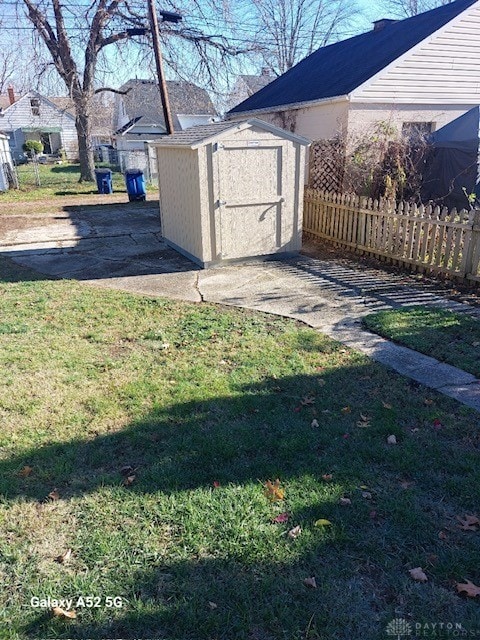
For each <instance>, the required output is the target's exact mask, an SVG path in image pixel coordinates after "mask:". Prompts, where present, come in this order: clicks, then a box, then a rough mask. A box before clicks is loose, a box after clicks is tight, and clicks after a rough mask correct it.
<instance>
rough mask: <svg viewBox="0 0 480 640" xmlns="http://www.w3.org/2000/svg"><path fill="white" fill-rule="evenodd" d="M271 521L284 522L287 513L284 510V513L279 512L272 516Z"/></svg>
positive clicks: (286, 519) (286, 518)
mask: <svg viewBox="0 0 480 640" xmlns="http://www.w3.org/2000/svg"><path fill="white" fill-rule="evenodd" d="M272 522H275V523H276V524H283V523H284V522H288V513H287V512H286V511H285V513H279V514H278V516H276V517H275V518H273V520H272Z"/></svg>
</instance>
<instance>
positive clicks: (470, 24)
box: [351, 2, 480, 110]
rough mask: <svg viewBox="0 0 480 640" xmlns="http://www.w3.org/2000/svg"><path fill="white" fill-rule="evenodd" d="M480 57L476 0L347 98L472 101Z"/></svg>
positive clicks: (479, 83) (477, 94)
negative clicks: (471, 5) (472, 4)
mask: <svg viewBox="0 0 480 640" xmlns="http://www.w3.org/2000/svg"><path fill="white" fill-rule="evenodd" d="M386 28H388V27H386ZM479 60H480V2H478V3H475V5H474V6H473V7H470V8H469V9H467V10H466V11H464V12H463V13H462V14H461V15H460V16H458V17H457V18H455V19H454V20H452V21H451V22H450V23H449V24H448V25H446V26H445V27H442V28H441V29H439V30H438V31H437V32H436V33H434V34H433V35H432V36H431V37H430V38H428V39H427V40H426V41H424V42H423V43H420V44H419V45H417V46H416V47H414V48H413V49H411V50H410V51H409V52H408V53H407V54H405V55H404V56H402V57H401V58H399V59H398V60H397V61H396V62H394V63H392V64H391V65H389V66H387V67H386V68H385V69H384V70H383V71H381V72H380V73H379V74H377V75H376V76H374V77H373V78H371V79H370V80H368V81H367V82H366V83H364V84H363V85H361V86H360V87H359V88H358V89H356V90H354V91H353V92H352V93H351V99H352V101H360V102H369V101H371V102H382V103H385V102H387V103H397V104H398V103H413V104H431V105H434V104H440V105H449V104H456V105H470V106H473V105H476V104H478V103H479V102H480V64H479ZM467 108H468V107H467ZM465 110H466V109H465Z"/></svg>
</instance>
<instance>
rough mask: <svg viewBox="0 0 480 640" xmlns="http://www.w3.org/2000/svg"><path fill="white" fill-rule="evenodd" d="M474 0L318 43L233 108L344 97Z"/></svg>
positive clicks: (236, 110) (239, 110)
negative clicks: (305, 55)
mask: <svg viewBox="0 0 480 640" xmlns="http://www.w3.org/2000/svg"><path fill="white" fill-rule="evenodd" d="M475 2H477V0H456V1H455V2H451V3H449V4H445V5H443V6H440V7H437V8H436V9H432V10H431V11H426V12H425V13H420V14H418V15H416V16H413V17H412V18H407V19H405V20H399V21H398V22H391V21H385V24H384V26H383V28H381V29H377V30H373V29H372V30H371V31H367V32H366V33H362V34H360V35H358V36H354V37H353V38H348V39H347V40H342V41H341V42H336V43H334V44H330V45H328V46H326V47H321V48H320V49H317V51H314V52H313V53H312V54H311V55H309V56H308V57H307V58H305V59H304V60H302V61H301V62H299V63H298V64H297V65H295V66H294V67H292V68H291V69H289V70H288V71H287V72H286V73H284V74H283V75H281V76H280V77H279V78H277V79H276V80H274V81H273V82H271V83H270V84H268V85H267V86H266V87H264V88H263V89H260V91H258V92H257V93H254V94H253V95H252V96H251V97H250V98H247V99H246V100H244V101H243V102H241V103H240V104H239V105H237V106H236V107H234V108H233V109H231V111H229V113H232V114H233V113H242V112H246V111H256V110H260V109H268V108H270V107H280V106H283V105H293V104H298V103H304V102H314V101H318V100H325V99H327V98H334V97H337V96H346V95H348V94H349V93H350V92H352V91H353V90H354V89H356V88H357V87H359V86H360V85H361V84H363V83H364V82H366V81H367V80H369V79H370V78H371V77H372V76H374V75H375V74H376V73H378V72H379V71H381V70H382V69H384V68H385V67H386V66H387V65H388V64H390V63H392V62H393V61H394V60H396V59H397V58H399V57H400V56H402V55H403V54H405V53H406V52H407V51H409V50H410V49H412V48H413V47H414V46H415V45H417V44H419V43H420V42H422V41H423V40H425V39H426V38H428V37H429V36H431V35H432V34H433V33H435V32H436V31H438V30H439V29H440V28H441V27H443V26H444V25H446V24H447V23H448V22H450V21H451V20H453V19H454V18H456V17H457V16H458V15H460V14H461V13H462V12H463V11H465V10H466V9H468V8H469V7H470V6H471V5H473V4H475Z"/></svg>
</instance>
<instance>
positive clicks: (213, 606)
mask: <svg viewBox="0 0 480 640" xmlns="http://www.w3.org/2000/svg"><path fill="white" fill-rule="evenodd" d="M208 606H209V607H210V609H211V610H212V611H214V610H215V609H218V604H217V603H216V602H209V603H208Z"/></svg>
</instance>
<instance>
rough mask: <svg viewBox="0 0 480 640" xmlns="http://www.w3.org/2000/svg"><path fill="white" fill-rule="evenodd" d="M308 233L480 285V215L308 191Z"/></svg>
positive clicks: (306, 225)
mask: <svg viewBox="0 0 480 640" xmlns="http://www.w3.org/2000/svg"><path fill="white" fill-rule="evenodd" d="M472 216H473V217H472ZM304 230H305V232H306V233H309V234H312V235H313V236H318V237H320V238H324V239H326V240H330V241H331V242H334V243H335V244H338V245H343V246H346V247H349V248H353V249H355V250H360V251H363V252H368V253H372V254H374V255H377V256H379V257H382V258H387V259H388V258H390V259H395V260H398V261H399V262H401V263H403V264H405V265H408V266H409V267H411V268H412V267H415V268H418V269H421V270H433V271H435V272H443V273H448V274H453V275H457V276H459V277H464V278H468V279H470V280H475V281H478V282H480V273H479V271H480V211H476V212H475V214H474V215H473V214H471V213H470V214H469V213H468V212H466V211H465V210H462V211H460V212H459V213H457V211H456V209H452V210H451V211H448V209H446V208H445V207H443V208H442V209H440V207H438V206H436V207H433V206H430V205H428V206H423V205H420V206H417V205H415V204H413V203H408V202H399V203H398V204H396V203H395V202H393V201H389V200H386V199H383V198H381V199H378V200H372V199H371V198H370V199H367V198H365V197H360V196H356V195H353V194H336V193H329V192H322V191H317V190H314V189H310V188H306V189H305V203H304Z"/></svg>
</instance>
